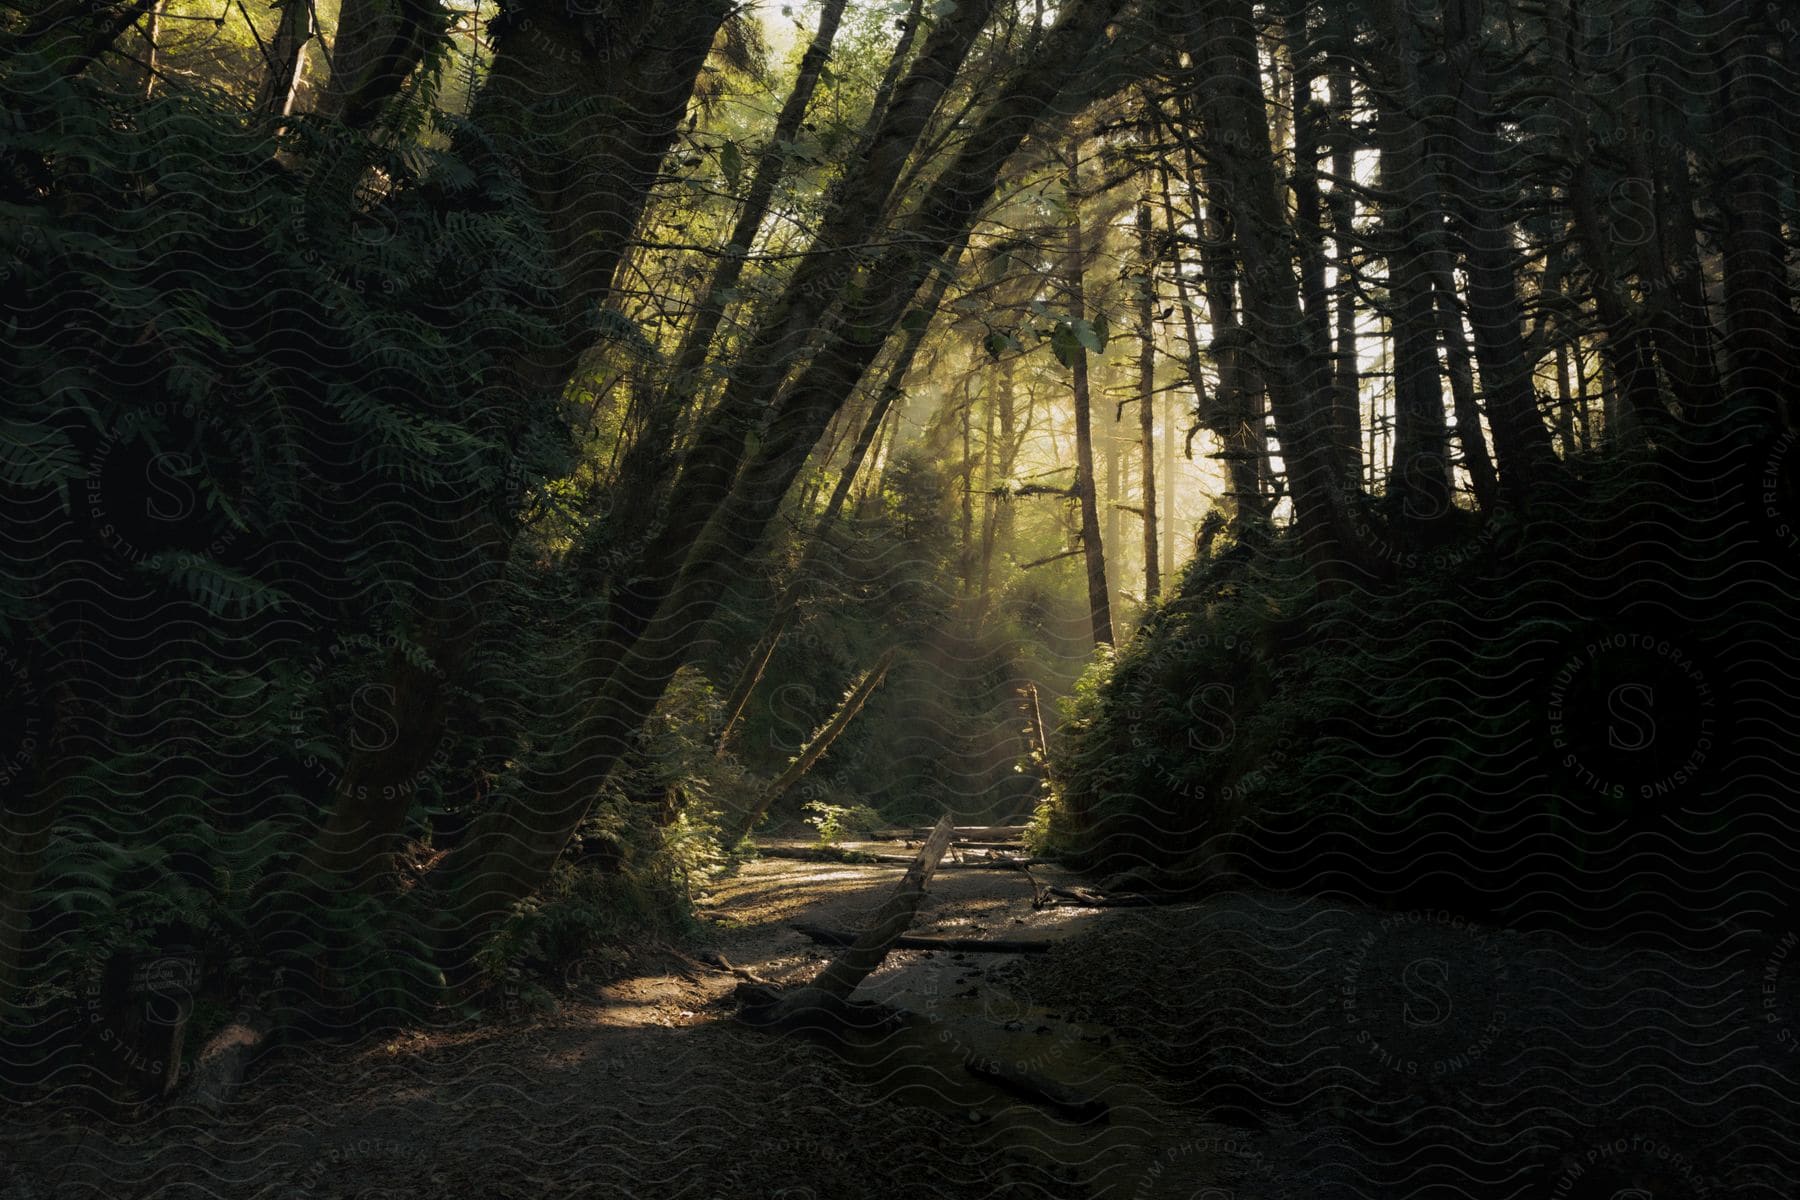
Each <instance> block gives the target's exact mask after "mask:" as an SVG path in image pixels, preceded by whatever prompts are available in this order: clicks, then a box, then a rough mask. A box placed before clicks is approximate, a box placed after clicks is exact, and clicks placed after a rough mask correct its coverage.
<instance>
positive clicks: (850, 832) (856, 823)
mask: <svg viewBox="0 0 1800 1200" xmlns="http://www.w3.org/2000/svg"><path fill="white" fill-rule="evenodd" d="M801 807H802V808H804V809H805V810H806V811H807V812H808V813H810V814H811V815H810V816H808V817H807V818H806V823H807V824H808V825H812V826H814V827H816V828H817V829H818V831H819V836H818V844H819V845H821V846H835V845H836V844H837V843H839V842H841V841H844V840H846V839H848V838H851V837H853V836H854V835H856V834H859V833H862V834H868V833H874V832H875V831H877V830H879V829H881V828H883V827H884V826H885V825H886V824H887V822H886V821H885V820H883V818H882V816H881V814H880V813H878V812H876V811H875V810H874V809H872V808H870V807H869V806H868V805H866V804H830V803H827V802H826V801H824V800H808V801H807V802H806V803H805V804H803V805H802V806H801Z"/></svg>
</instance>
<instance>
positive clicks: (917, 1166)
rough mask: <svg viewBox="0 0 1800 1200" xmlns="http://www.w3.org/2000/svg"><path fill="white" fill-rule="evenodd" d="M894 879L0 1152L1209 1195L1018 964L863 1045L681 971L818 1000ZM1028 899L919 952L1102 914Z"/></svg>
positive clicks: (784, 908)
mask: <svg viewBox="0 0 1800 1200" xmlns="http://www.w3.org/2000/svg"><path fill="white" fill-rule="evenodd" d="M881 849H885V850H887V851H889V852H891V851H892V850H893V849H894V848H893V847H892V846H886V847H881ZM901 869H902V868H900V867H896V866H876V865H848V864H844V865H840V864H834V863H814V862H802V861H795V860H792V859H774V858H767V859H762V860H759V861H756V862H752V863H749V864H746V865H745V866H744V867H743V868H741V869H740V870H739V871H737V872H735V873H734V874H733V875H731V876H730V877H729V878H727V879H724V880H722V881H720V882H719V883H718V885H717V886H716V887H715V888H714V889H713V890H712V891H711V892H710V893H708V894H707V895H705V896H704V897H703V898H702V901H701V913H702V915H703V917H704V918H705V919H706V921H707V922H708V927H709V928H708V930H707V932H706V933H705V934H703V935H702V937H701V938H700V939H698V942H699V944H698V945H696V946H691V947H688V948H686V950H687V952H686V953H684V952H681V951H676V950H673V949H671V948H664V949H661V950H647V951H644V952H642V953H640V954H639V955H638V956H637V957H636V958H634V959H632V960H631V961H628V962H620V961H618V960H617V959H615V958H608V957H606V956H596V957H594V958H593V959H591V960H588V961H585V962H579V963H575V964H572V965H571V966H570V967H569V969H568V972H567V984H568V987H567V995H568V998H567V999H566V1000H564V1001H563V1002H562V1003H560V1004H559V1005H558V1006H557V1008H556V1009H555V1011H553V1012H551V1013H548V1014H542V1015H535V1016H530V1017H520V1018H518V1019H515V1020H511V1021H503V1022H499V1023H493V1022H489V1023H486V1024H482V1025H478V1026H474V1027H471V1028H467V1029H462V1030H449V1031H444V1030H421V1031H417V1032H414V1033H411V1034H408V1035H404V1036H399V1037H393V1038H389V1039H384V1040H381V1041H378V1042H374V1043H370V1044H364V1045H359V1046H355V1047H322V1048H318V1049H315V1050H312V1051H311V1052H309V1053H307V1054H293V1053H289V1054H286V1055H283V1056H280V1057H279V1058H278V1059H277V1060H276V1061H275V1062H273V1063H271V1064H270V1065H269V1066H268V1067H267V1068H266V1069H264V1070H263V1071H262V1072H260V1073H259V1075H258V1076H257V1077H256V1078H255V1079H254V1080H253V1082H252V1085H251V1086H250V1087H248V1088H247V1089H246V1091H245V1093H244V1095H243V1098H242V1099H241V1100H240V1101H239V1102H238V1103H236V1104H235V1105H234V1106H233V1107H232V1109H231V1110H230V1111H228V1112H227V1113H226V1114H224V1115H223V1116H222V1117H214V1118H208V1119H204V1120H200V1119H195V1118H193V1117H183V1115H182V1114H180V1113H177V1112H171V1113H165V1114H163V1115H161V1116H159V1117H157V1118H154V1119H153V1120H151V1121H148V1122H146V1123H145V1124H144V1125H142V1126H139V1127H135V1128H120V1127H110V1128H106V1129H92V1128H88V1129H75V1128H46V1127H45V1126H44V1124H43V1123H41V1122H32V1121H30V1120H27V1121H25V1122H24V1123H21V1124H14V1125H12V1126H11V1128H10V1129H6V1128H5V1127H0V1139H3V1140H0V1196H4V1197H6V1198H8V1200H13V1198H18V1200H36V1198H38V1197H50V1196H56V1197H62V1196H106V1197H109V1198H112V1197H138V1196H141V1197H149V1196H155V1197H159V1198H161V1197H183V1198H185V1197H201V1196H207V1197H238V1196H243V1197H263V1196H268V1197H281V1196H294V1195H301V1196H343V1197H355V1198H357V1200H381V1198H387V1197H415V1196H417V1197H435V1196H450V1195H470V1196H484V1197H514V1196H517V1197H537V1196H565V1195H570V1196H573V1195H594V1196H608V1197H612V1196H620V1195H629V1196H646V1197H650V1196H654V1197H664V1196H667V1197H697V1198H701V1197H705V1198H710V1197H713V1196H733V1197H747V1198H754V1197H782V1198H784V1200H811V1198H818V1200H824V1198H826V1197H855V1196H863V1195H871V1196H872V1195H881V1196H883V1197H896V1196H898V1197H908V1196H918V1197H927V1196H930V1197H940V1196H946V1197H964V1196H966V1197H990V1196H1009V1195H1018V1196H1034V1197H1041V1196H1044V1195H1052V1196H1057V1197H1085V1196H1095V1197H1108V1198H1112V1197H1126V1196H1142V1197H1147V1198H1148V1197H1160V1196H1174V1195H1181V1196H1190V1195H1194V1194H1196V1188H1197V1187H1199V1186H1201V1185H1203V1184H1204V1183H1206V1182H1207V1181H1210V1180H1213V1179H1215V1178H1217V1177H1218V1172H1217V1171H1216V1170H1215V1164H1214V1162H1213V1160H1214V1159H1215V1158H1216V1157H1217V1156H1215V1155H1211V1154H1209V1153H1208V1152H1207V1151H1206V1149H1205V1147H1206V1146H1207V1145H1212V1144H1219V1145H1223V1144H1224V1143H1225V1142H1226V1141H1228V1140H1231V1139H1233V1138H1235V1137H1238V1136H1240V1135H1241V1131H1233V1130H1231V1129H1229V1128H1227V1127H1223V1126H1215V1125H1209V1124H1207V1123H1205V1122H1204V1121H1202V1120H1201V1114H1200V1113H1199V1112H1198V1111H1196V1110H1193V1109H1190V1108H1184V1107H1182V1106H1180V1105H1176V1104H1171V1103H1170V1102H1168V1100H1167V1099H1165V1098H1163V1097H1162V1096H1160V1095H1159V1094H1158V1090H1157V1088H1156V1087H1155V1086H1154V1085H1153V1084H1152V1083H1151V1082H1150V1080H1149V1077H1148V1075H1147V1074H1146V1073H1145V1072H1144V1071H1142V1070H1141V1069H1139V1068H1138V1066H1137V1065H1136V1064H1135V1063H1134V1062H1133V1060H1132V1056H1131V1054H1130V1053H1129V1051H1128V1049H1127V1048H1126V1047H1125V1046H1124V1045H1122V1044H1121V1042H1120V1041H1119V1040H1118V1038H1117V1037H1116V1035H1115V1034H1114V1033H1113V1032H1112V1031H1110V1030H1107V1029H1106V1028H1104V1027H1103V1026H1101V1025H1098V1024H1095V1023H1094V1022H1093V1021H1091V1020H1087V1021H1078V1020H1075V1019H1074V1017H1073V1014H1072V1013H1071V1012H1070V1011H1068V1009H1067V1007H1066V1006H1062V1005H1057V1004H1054V1003H1048V1004H1047V1003H1043V1002H1042V1000H1043V998H1042V997H1037V996H1034V993H1033V987H1032V983H1031V980H1032V979H1033V978H1034V976H1033V974H1032V968H1028V967H1027V966H1026V964H1024V963H1023V962H1022V961H1021V960H1020V958H1019V957H1018V956H996V955H974V954H951V953H943V952H938V951H900V952H896V953H895V954H894V955H893V956H892V957H891V958H890V960H889V962H888V963H887V964H886V965H884V967H883V968H882V969H881V971H879V972H878V973H877V974H876V975H874V976H872V977H871V978H870V979H869V980H868V981H867V982H866V983H865V984H864V986H863V990H862V991H861V992H859V995H864V994H866V995H868V996H870V997H871V998H874V999H883V1000H887V1001H889V1002H891V1003H894V1004H896V1005H899V1006H901V1007H903V1008H905V1009H907V1010H909V1011H910V1012H912V1013H915V1014H918V1018H919V1019H918V1020H917V1021H916V1022H915V1023H914V1025H913V1026H912V1027H910V1028H909V1029H908V1030H906V1031H903V1032H901V1033H898V1034H889V1035H887V1036H885V1037H883V1038H881V1039H878V1040H874V1041H861V1042H856V1043H850V1042H844V1041H840V1040H835V1039H833V1040H825V1041H820V1040H817V1039H809V1038H806V1037H802V1036H798V1035H777V1034H771V1033H768V1032H763V1031H759V1030H754V1029H750V1028H747V1027H745V1026H743V1025H741V1024H739V1023H737V1022H736V1021H735V1020H734V1019H733V1013H734V1011H735V1003H734V1001H733V1000H732V997H731V991H732V989H733V987H734V986H735V985H736V983H737V979H736V978H735V977H734V976H732V975H730V974H728V973H725V972H723V971H720V970H717V969H715V968H712V967H710V966H706V965H703V964H701V963H699V962H697V961H696V960H695V959H694V958H693V957H691V955H693V954H704V953H706V952H707V951H708V950H710V951H711V952H714V953H717V954H721V955H723V956H724V957H725V958H727V959H728V960H729V961H730V962H732V963H734V964H736V965H739V966H742V967H746V968H749V969H750V970H752V971H754V972H755V973H757V974H758V975H761V976H763V977H766V978H769V979H773V980H776V981H782V982H788V981H795V980H799V979H803V978H805V977H807V976H809V975H810V974H811V973H812V972H813V971H815V970H816V969H817V968H818V966H819V965H820V964H821V963H822V962H823V961H824V960H825V958H826V957H827V956H828V953H829V952H828V951H827V950H826V949H825V948H822V947H818V946H815V945H814V944H812V943H811V942H810V941H808V940H807V939H805V938H804V937H802V936H801V935H799V934H798V933H795V932H794V931H792V930H791V929H790V928H789V925H790V924H791V923H792V922H793V921H796V920H806V921H811V922H815V923H819V924H824V925H830V926H838V927H846V928H858V927H860V926H861V925H862V924H863V923H865V921H866V920H867V917H868V915H869V913H870V912H871V911H872V909H873V907H874V906H875V904H877V903H878V902H879V901H880V899H881V897H882V896H883V894H884V893H885V892H886V891H887V889H888V888H890V887H891V886H892V883H893V881H894V880H895V879H897V878H898V876H899V873H900V871H901ZM1040 877H1045V878H1046V881H1048V878H1060V876H1058V875H1057V873H1056V872H1054V871H1048V872H1040ZM1031 901H1032V887H1031V884H1030V883H1029V881H1027V880H1026V879H1025V878H1024V877H1023V876H1021V875H1019V874H1017V873H1014V872H1006V871H987V870H956V869H949V870H945V871H942V872H940V874H939V875H938V877H937V879H936V880H935V881H934V882H933V884H932V887H931V892H930V895H929V896H928V898H927V901H926V905H925V907H924V909H923V910H922V912H921V915H920V918H919V921H918V923H917V925H916V926H915V931H917V932H931V933H956V934H963V935H974V936H982V935H986V936H1001V935H1019V936H1032V937H1040V936H1041V937H1053V938H1059V939H1065V940H1066V939H1069V938H1071V937H1074V936H1075V935H1077V934H1079V933H1081V932H1082V931H1083V930H1084V929H1085V928H1087V927H1088V926H1089V925H1091V924H1092V923H1093V922H1094V921H1095V920H1096V918H1097V916H1098V914H1096V913H1094V912H1091V911H1083V910H1071V909H1053V910H1045V911H1034V910H1033V908H1032V903H1031ZM1108 915H1111V914H1108ZM1062 953H1063V949H1062V947H1060V946H1059V947H1058V949H1057V950H1056V951H1054V952H1052V953H1051V954H1049V955H1042V956H1033V957H1034V958H1039V959H1055V958H1058V957H1059V956H1060V955H1061V954H1062ZM1035 966H1041V964H1034V967H1035ZM1096 984H1097V985H1098V986H1099V987H1100V988H1101V989H1102V990H1103V989H1104V987H1105V981H1103V980H1098V981H1096ZM1097 994H1098V993H1097ZM983 1057H988V1058H993V1057H1002V1058H1005V1059H1006V1060H1007V1061H1009V1062H1013V1063H1015V1064H1018V1065H1022V1066H1025V1067H1026V1068H1028V1069H1030V1070H1032V1071H1035V1072H1037V1073H1039V1074H1042V1075H1045V1076H1049V1077H1052V1078H1054V1079H1056V1080H1058V1081H1061V1082H1064V1083H1066V1084H1068V1085H1070V1086H1072V1087H1074V1088H1077V1089H1080V1090H1081V1091H1083V1092H1085V1093H1087V1094H1089V1095H1092V1096H1096V1097H1099V1098H1101V1099H1104V1100H1105V1101H1106V1102H1107V1104H1108V1105H1109V1107H1110V1112H1109V1114H1108V1116H1107V1118H1106V1119H1105V1120H1104V1121H1101V1122H1090V1123H1087V1124H1081V1123H1078V1122H1076V1121H1075V1120H1073V1119H1069V1118H1064V1117H1060V1116H1057V1115H1054V1114H1052V1113H1051V1112H1049V1111H1047V1110H1045V1109H1044V1108H1042V1107H1038V1106H1036V1105H1033V1104H1030V1103H1027V1102H1024V1101H1021V1100H1018V1099H1015V1098H1014V1097H1012V1096H1010V1095H1009V1094H1007V1093H1005V1092H1003V1091H1000V1090H998V1089H997V1088H995V1087H993V1086H991V1085H989V1084H987V1083H984V1082H981V1081H979V1080H977V1079H976V1078H975V1077H974V1076H972V1075H971V1074H970V1073H969V1072H968V1071H966V1070H964V1069H962V1064H963V1062H964V1061H965V1060H968V1059H980V1058H983ZM1165 1090H1166V1089H1165ZM25 1116H27V1117H29V1116H30V1114H25ZM1169 1163H1179V1164H1180V1166H1181V1170H1180V1171H1179V1172H1169V1171H1167V1170H1166V1169H1165V1168H1166V1166H1167V1164H1169ZM1150 1168H1155V1170H1154V1171H1151V1172H1150V1173H1149V1174H1146V1172H1147V1171H1149V1170H1150Z"/></svg>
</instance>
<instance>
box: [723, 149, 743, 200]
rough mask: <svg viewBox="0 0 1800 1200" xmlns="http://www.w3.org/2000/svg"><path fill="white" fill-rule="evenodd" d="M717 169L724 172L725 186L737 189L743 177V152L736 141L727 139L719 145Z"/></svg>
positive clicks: (733, 189)
mask: <svg viewBox="0 0 1800 1200" xmlns="http://www.w3.org/2000/svg"><path fill="white" fill-rule="evenodd" d="M719 169H720V170H721V171H723V172H725V186H726V187H728V188H730V189H731V190H732V191H734V192H735V191H737V190H738V185H739V184H741V183H742V182H743V179H744V152H743V151H742V150H740V149H738V144H737V143H736V142H732V141H727V142H726V143H725V145H724V146H722V147H720V149H719Z"/></svg>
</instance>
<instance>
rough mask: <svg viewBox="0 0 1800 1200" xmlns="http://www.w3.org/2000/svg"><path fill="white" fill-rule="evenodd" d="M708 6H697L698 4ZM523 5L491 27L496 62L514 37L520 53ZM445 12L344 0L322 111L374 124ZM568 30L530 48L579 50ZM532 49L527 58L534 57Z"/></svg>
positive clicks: (527, 20) (431, 5)
mask: <svg viewBox="0 0 1800 1200" xmlns="http://www.w3.org/2000/svg"><path fill="white" fill-rule="evenodd" d="M704 6H705V5H704V4H696V5H695V7H696V9H698V8H703V7H704ZM544 7H545V9H546V12H547V13H552V12H553V10H552V9H551V8H550V6H548V5H546V6H544ZM521 8H522V9H524V10H525V11H523V12H521V14H520V16H519V20H518V21H516V22H513V23H512V24H510V25H503V24H502V23H501V22H499V21H496V22H494V23H493V24H492V25H491V26H490V33H492V35H493V36H494V39H495V65H496V66H498V65H499V57H498V56H499V53H500V44H501V43H502V42H503V41H509V40H510V41H511V42H512V45H511V46H510V47H509V53H517V52H519V50H520V49H521V47H520V46H519V43H520V42H521V41H522V40H523V39H522V38H520V37H519V35H518V33H517V32H516V30H517V28H518V27H519V26H520V25H521V24H522V25H527V26H528V25H530V24H531V23H532V21H533V20H534V19H535V18H536V16H537V13H536V11H535V9H533V8H532V7H531V6H529V5H524V6H521ZM445 16H446V12H445V10H444V8H443V7H442V6H441V5H439V4H438V3H436V0H343V3H342V4H341V5H340V6H339V8H338V24H337V38H336V40H334V41H333V43H332V46H331V78H330V80H329V81H328V82H327V83H326V85H325V90H324V93H323V94H322V95H321V96H320V97H319V104H318V110H319V113H320V115H321V116H327V117H336V118H338V119H339V120H341V121H343V122H344V123H345V124H346V125H349V126H350V127H351V128H353V129H367V128H370V127H371V126H373V125H374V124H375V123H376V122H377V121H378V120H379V119H380V117H381V114H382V110H383V108H384V107H385V106H386V104H387V102H388V101H389V100H390V99H392V98H393V97H394V95H395V94H396V93H397V92H399V90H400V88H401V87H402V86H403V85H404V84H405V83H406V79H407V77H408V76H409V75H411V74H412V73H413V70H414V69H415V68H417V67H418V65H419V64H420V63H421V62H423V61H424V59H425V55H426V53H427V52H428V51H429V50H430V48H431V44H432V42H433V41H434V40H435V39H438V38H442V37H443V36H444V35H445V30H446V27H447V26H446V21H445ZM567 33H568V31H567V29H566V28H552V27H549V26H546V27H545V28H544V29H543V31H542V32H541V34H540V36H539V41H538V43H537V44H536V45H534V46H532V47H531V48H530V51H531V52H535V53H536V54H541V55H544V56H545V57H546V58H551V59H560V58H562V56H565V55H577V54H579V53H580V51H579V50H578V49H577V45H578V43H575V42H573V41H571V40H570V39H569V38H568V36H567ZM531 52H527V53H526V54H524V57H526V58H530V57H532V53H531ZM569 61H571V62H572V61H575V60H574V59H570V60H569ZM690 82H691V81H690ZM547 95H554V93H547ZM478 103H479V101H478Z"/></svg>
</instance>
